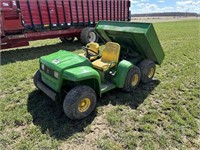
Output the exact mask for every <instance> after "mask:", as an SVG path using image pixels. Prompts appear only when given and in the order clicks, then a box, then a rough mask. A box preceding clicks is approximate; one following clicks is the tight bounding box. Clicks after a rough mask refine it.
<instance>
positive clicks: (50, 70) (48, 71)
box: [40, 65, 54, 77]
mask: <svg viewBox="0 0 200 150" xmlns="http://www.w3.org/2000/svg"><path fill="white" fill-rule="evenodd" d="M40 68H41V70H43V71H44V72H45V73H46V74H48V75H50V76H52V77H54V75H53V73H54V71H53V70H52V69H51V68H49V67H47V66H46V65H44V69H42V67H41V66H40Z"/></svg>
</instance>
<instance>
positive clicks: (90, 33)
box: [80, 27, 98, 45]
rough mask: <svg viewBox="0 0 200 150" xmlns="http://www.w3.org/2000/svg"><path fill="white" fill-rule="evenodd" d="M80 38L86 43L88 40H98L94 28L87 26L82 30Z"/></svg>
mask: <svg viewBox="0 0 200 150" xmlns="http://www.w3.org/2000/svg"><path fill="white" fill-rule="evenodd" d="M80 39H81V42H82V43H83V44H85V45H86V44H88V43H90V42H98V35H97V33H96V32H95V31H94V28H91V27H87V28H84V29H83V30H82V32H81V36H80Z"/></svg>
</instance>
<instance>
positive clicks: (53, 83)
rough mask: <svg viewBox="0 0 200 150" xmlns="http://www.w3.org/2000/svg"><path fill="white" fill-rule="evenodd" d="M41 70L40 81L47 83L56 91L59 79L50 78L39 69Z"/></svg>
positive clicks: (58, 87) (57, 90)
mask: <svg viewBox="0 0 200 150" xmlns="http://www.w3.org/2000/svg"><path fill="white" fill-rule="evenodd" d="M40 72H41V78H42V81H43V82H44V83H45V84H46V85H48V86H49V87H50V88H51V89H53V90H54V91H56V92H59V91H60V82H59V80H57V79H55V78H52V77H51V76H49V75H48V74H46V73H45V72H44V71H42V70H40Z"/></svg>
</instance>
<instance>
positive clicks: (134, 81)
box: [123, 66, 141, 92]
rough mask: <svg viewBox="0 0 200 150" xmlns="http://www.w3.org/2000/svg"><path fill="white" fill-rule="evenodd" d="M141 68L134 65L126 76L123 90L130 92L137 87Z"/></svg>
mask: <svg viewBox="0 0 200 150" xmlns="http://www.w3.org/2000/svg"><path fill="white" fill-rule="evenodd" d="M140 78H141V74H140V69H139V68H138V67H137V66H133V68H131V69H130V70H129V72H128V74H127V76H126V80H125V84H124V87H123V90H124V91H126V92H130V91H132V90H134V89H136V88H137V87H138V85H139V83H140Z"/></svg>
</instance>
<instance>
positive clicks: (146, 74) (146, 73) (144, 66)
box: [138, 59, 156, 83]
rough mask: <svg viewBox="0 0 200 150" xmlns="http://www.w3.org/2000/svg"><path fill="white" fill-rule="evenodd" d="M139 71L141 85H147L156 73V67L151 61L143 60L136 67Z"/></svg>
mask: <svg viewBox="0 0 200 150" xmlns="http://www.w3.org/2000/svg"><path fill="white" fill-rule="evenodd" d="M138 67H139V68H140V71H141V81H142V83H147V82H150V81H151V80H152V78H153V77H154V74H155V71H156V65H155V63H154V62H153V61H152V60H149V59H145V60H143V61H142V62H140V64H139V65H138Z"/></svg>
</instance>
